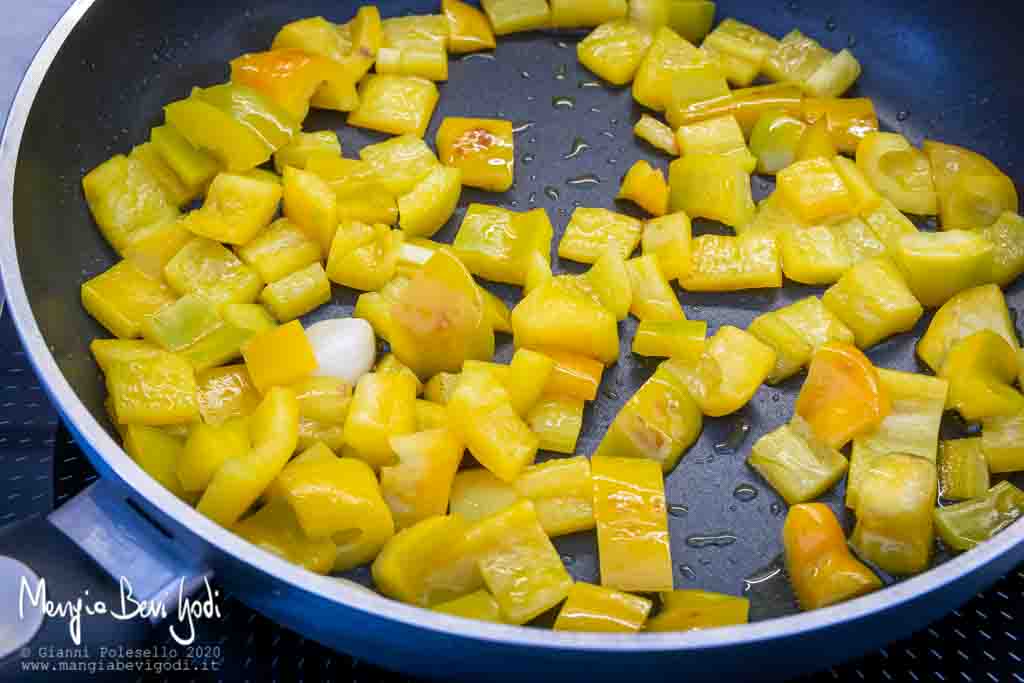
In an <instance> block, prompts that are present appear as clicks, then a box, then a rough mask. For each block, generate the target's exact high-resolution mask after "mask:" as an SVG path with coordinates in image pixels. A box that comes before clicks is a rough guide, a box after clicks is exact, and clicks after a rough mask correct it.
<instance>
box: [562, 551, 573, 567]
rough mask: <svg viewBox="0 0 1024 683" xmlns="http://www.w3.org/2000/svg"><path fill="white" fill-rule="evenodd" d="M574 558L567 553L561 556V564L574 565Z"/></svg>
mask: <svg viewBox="0 0 1024 683" xmlns="http://www.w3.org/2000/svg"><path fill="white" fill-rule="evenodd" d="M575 563H576V558H575V557H574V556H573V555H570V554H568V553H566V554H564V555H562V564H575Z"/></svg>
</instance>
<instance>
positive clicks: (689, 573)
mask: <svg viewBox="0 0 1024 683" xmlns="http://www.w3.org/2000/svg"><path fill="white" fill-rule="evenodd" d="M679 572H680V573H681V574H682V575H683V578H684V579H686V580H687V581H696V580H697V572H695V571H693V567H691V566H690V565H688V564H681V565H679Z"/></svg>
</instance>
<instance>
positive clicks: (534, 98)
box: [526, 95, 537, 102]
mask: <svg viewBox="0 0 1024 683" xmlns="http://www.w3.org/2000/svg"><path fill="white" fill-rule="evenodd" d="M526 101H527V102H536V101H537V96H536V95H527V96H526Z"/></svg>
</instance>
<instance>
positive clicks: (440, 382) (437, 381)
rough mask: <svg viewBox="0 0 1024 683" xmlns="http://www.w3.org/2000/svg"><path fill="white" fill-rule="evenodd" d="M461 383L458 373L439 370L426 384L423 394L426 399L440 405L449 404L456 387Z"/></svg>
mask: <svg viewBox="0 0 1024 683" xmlns="http://www.w3.org/2000/svg"><path fill="white" fill-rule="evenodd" d="M458 384H459V376H458V374H454V373H451V372H439V373H437V374H436V375H434V376H433V377H431V378H430V381H429V382H427V383H426V384H425V385H424V389H423V396H424V398H425V399H426V400H428V401H430V402H432V403H437V404H439V405H448V402H449V401H450V400H451V397H452V394H454V393H455V387H456V386H458Z"/></svg>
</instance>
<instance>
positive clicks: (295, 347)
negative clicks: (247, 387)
mask: <svg viewBox="0 0 1024 683" xmlns="http://www.w3.org/2000/svg"><path fill="white" fill-rule="evenodd" d="M242 356H243V357H244V358H245V364H246V367H247V368H248V370H249V374H250V376H251V378H252V381H253V384H254V385H255V386H256V388H257V389H259V390H260V392H262V393H266V392H267V390H268V389H270V388H271V387H273V386H284V385H289V384H295V383H296V382H298V381H299V380H302V379H304V378H306V377H307V376H309V375H310V374H312V373H313V371H315V370H316V368H317V363H316V356H315V355H313V347H312V346H311V345H310V343H309V339H307V338H306V332H305V331H304V330H303V329H302V325H301V324H300V323H299V322H298V321H297V320H295V321H292V322H290V323H286V324H284V325H281V326H280V327H275V328H273V329H270V330H267V331H265V332H263V333H261V334H258V335H257V336H256V337H254V338H253V339H251V340H250V341H249V342H248V343H247V344H246V345H245V346H244V347H242Z"/></svg>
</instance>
